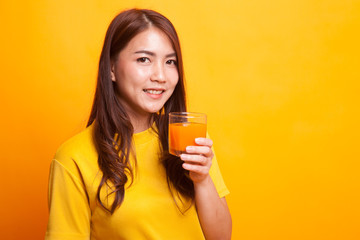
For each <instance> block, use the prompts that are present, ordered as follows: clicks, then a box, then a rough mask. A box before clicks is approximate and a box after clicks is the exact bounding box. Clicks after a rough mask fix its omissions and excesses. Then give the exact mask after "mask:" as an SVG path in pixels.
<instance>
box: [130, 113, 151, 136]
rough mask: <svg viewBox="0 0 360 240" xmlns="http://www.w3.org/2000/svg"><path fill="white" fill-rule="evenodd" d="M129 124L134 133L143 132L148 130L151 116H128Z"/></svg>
mask: <svg viewBox="0 0 360 240" xmlns="http://www.w3.org/2000/svg"><path fill="white" fill-rule="evenodd" d="M129 117H130V122H131V124H132V126H133V128H134V133H139V132H143V131H145V130H146V129H148V128H149V127H150V126H151V124H152V121H153V119H152V115H151V114H146V115H139V114H129Z"/></svg>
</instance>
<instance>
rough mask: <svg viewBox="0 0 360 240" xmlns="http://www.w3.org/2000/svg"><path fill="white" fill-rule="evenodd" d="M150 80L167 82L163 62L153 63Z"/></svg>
mask: <svg viewBox="0 0 360 240" xmlns="http://www.w3.org/2000/svg"><path fill="white" fill-rule="evenodd" d="M150 80H151V81H155V82H160V83H163V82H166V77H165V69H164V65H163V64H162V63H160V62H158V63H156V64H154V65H153V67H152V73H151V77H150Z"/></svg>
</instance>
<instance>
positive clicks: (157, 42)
mask: <svg viewBox="0 0 360 240" xmlns="http://www.w3.org/2000/svg"><path fill="white" fill-rule="evenodd" d="M124 50H128V51H137V50H153V51H161V52H162V51H167V53H168V52H169V51H172V52H174V48H173V44H172V42H171V41H170V39H169V37H168V36H167V35H166V34H165V33H164V32H163V31H162V30H160V29H159V28H156V27H150V28H148V29H146V30H144V31H142V32H140V33H138V34H137V35H136V36H135V37H133V38H132V39H131V40H130V42H129V43H128V44H127V46H126V47H125V49H124Z"/></svg>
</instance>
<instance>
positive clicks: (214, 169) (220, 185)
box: [209, 154, 230, 198]
mask: <svg viewBox="0 0 360 240" xmlns="http://www.w3.org/2000/svg"><path fill="white" fill-rule="evenodd" d="M209 173H210V176H211V179H212V180H213V182H214V185H215V188H216V190H217V192H218V194H219V197H220V198H223V197H225V196H226V195H228V194H229V193H230V191H229V190H228V188H227V187H226V185H225V182H224V179H223V177H222V175H221V172H220V168H219V164H218V162H217V159H216V156H215V154H214V157H213V159H212V165H211V168H210V172H209Z"/></svg>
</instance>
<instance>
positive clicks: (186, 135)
mask: <svg viewBox="0 0 360 240" xmlns="http://www.w3.org/2000/svg"><path fill="white" fill-rule="evenodd" d="M198 137H206V114H204V113H195V112H171V113H170V114H169V152H170V153H171V154H172V155H175V156H180V155H181V154H182V153H185V152H186V147H187V146H196V145H197V144H196V143H195V138H198Z"/></svg>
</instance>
